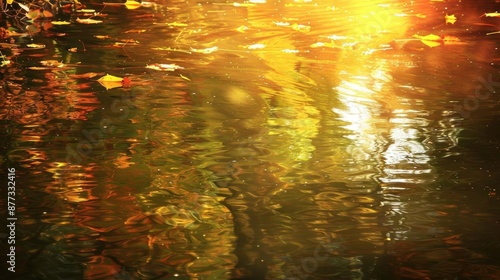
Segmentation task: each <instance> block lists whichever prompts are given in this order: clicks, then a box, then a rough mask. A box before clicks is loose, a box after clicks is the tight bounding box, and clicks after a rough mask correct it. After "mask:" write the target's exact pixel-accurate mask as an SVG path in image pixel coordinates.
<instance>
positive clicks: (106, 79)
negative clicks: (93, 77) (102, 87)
mask: <svg viewBox="0 0 500 280" xmlns="http://www.w3.org/2000/svg"><path fill="white" fill-rule="evenodd" d="M97 81H98V82H120V83H121V82H122V81H123V78H120V77H117V76H113V75H110V74H106V76H102V77H101V78H99V80H97Z"/></svg>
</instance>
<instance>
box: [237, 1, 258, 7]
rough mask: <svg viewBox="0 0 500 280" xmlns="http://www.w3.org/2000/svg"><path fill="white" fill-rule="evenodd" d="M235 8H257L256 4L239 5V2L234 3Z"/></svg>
mask: <svg viewBox="0 0 500 280" xmlns="http://www.w3.org/2000/svg"><path fill="white" fill-rule="evenodd" d="M233 6H235V7H253V6H255V4H252V3H237V2H234V3H233Z"/></svg>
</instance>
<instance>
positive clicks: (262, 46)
mask: <svg viewBox="0 0 500 280" xmlns="http://www.w3.org/2000/svg"><path fill="white" fill-rule="evenodd" d="M265 47H266V45H264V44H253V45H250V46H247V47H246V48H247V49H249V50H257V49H263V48H265Z"/></svg>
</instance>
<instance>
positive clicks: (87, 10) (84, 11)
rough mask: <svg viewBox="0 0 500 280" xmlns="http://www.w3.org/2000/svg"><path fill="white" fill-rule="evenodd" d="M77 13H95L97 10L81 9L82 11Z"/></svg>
mask: <svg viewBox="0 0 500 280" xmlns="http://www.w3.org/2000/svg"><path fill="white" fill-rule="evenodd" d="M76 12H77V13H94V12H95V10H94V9H81V10H77V11H76Z"/></svg>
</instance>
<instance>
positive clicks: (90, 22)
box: [76, 18, 102, 24]
mask: <svg viewBox="0 0 500 280" xmlns="http://www.w3.org/2000/svg"><path fill="white" fill-rule="evenodd" d="M76 22H78V23H82V24H97V23H102V20H95V19H91V18H84V19H81V18H76Z"/></svg>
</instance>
